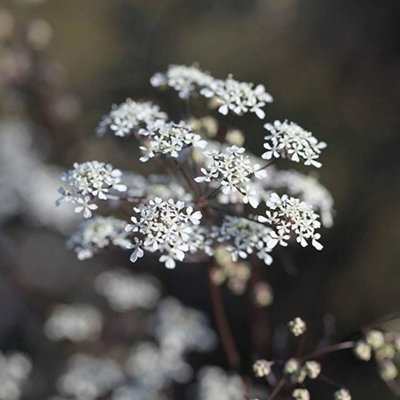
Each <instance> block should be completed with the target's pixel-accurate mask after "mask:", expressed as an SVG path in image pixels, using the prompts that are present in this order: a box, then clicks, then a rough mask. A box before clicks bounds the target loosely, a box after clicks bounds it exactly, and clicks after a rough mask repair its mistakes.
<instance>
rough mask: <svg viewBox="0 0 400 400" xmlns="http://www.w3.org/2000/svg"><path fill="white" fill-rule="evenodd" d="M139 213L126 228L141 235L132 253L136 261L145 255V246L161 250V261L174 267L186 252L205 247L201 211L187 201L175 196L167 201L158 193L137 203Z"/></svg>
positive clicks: (136, 208)
mask: <svg viewBox="0 0 400 400" xmlns="http://www.w3.org/2000/svg"><path fill="white" fill-rule="evenodd" d="M134 211H135V212H136V213H138V217H132V218H131V220H132V224H130V225H128V226H127V228H126V229H127V231H130V232H133V233H136V234H137V235H139V236H140V239H138V238H136V239H137V242H136V244H135V250H134V252H133V253H132V255H131V261H132V262H135V261H136V260H137V258H138V257H141V256H143V250H146V251H150V252H156V251H159V252H160V253H161V257H160V262H163V263H165V266H166V267H167V268H174V267H175V260H179V261H182V260H183V259H184V257H185V253H194V252H196V251H199V250H202V247H203V246H205V244H206V241H207V239H206V237H205V236H203V234H202V228H197V227H198V225H199V224H200V220H201V217H202V214H201V212H200V211H194V210H193V207H192V206H186V204H185V202H183V201H177V202H175V201H174V200H172V199H169V200H168V201H164V200H162V199H161V198H159V197H156V198H155V199H154V200H150V201H149V202H146V203H144V204H142V205H141V206H140V207H135V208H134Z"/></svg>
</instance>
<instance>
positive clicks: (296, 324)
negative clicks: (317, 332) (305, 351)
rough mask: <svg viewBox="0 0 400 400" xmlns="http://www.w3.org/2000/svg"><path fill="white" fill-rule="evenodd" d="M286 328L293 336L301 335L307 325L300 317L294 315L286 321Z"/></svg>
mask: <svg viewBox="0 0 400 400" xmlns="http://www.w3.org/2000/svg"><path fill="white" fill-rule="evenodd" d="M288 328H289V331H290V333H292V334H293V335H294V336H301V335H302V334H303V333H305V331H306V330H307V325H306V323H305V322H304V321H303V320H302V319H301V318H299V317H296V318H295V319H293V320H292V321H290V322H289V323H288Z"/></svg>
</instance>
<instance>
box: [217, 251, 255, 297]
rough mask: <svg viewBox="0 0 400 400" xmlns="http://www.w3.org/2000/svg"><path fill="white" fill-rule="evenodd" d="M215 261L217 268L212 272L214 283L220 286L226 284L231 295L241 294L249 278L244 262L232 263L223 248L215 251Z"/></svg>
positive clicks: (228, 254)
mask: <svg viewBox="0 0 400 400" xmlns="http://www.w3.org/2000/svg"><path fill="white" fill-rule="evenodd" d="M215 260H216V261H217V263H218V266H216V267H214V268H213V271H212V278H213V281H214V283H215V284H217V285H221V284H223V283H224V282H226V283H227V285H228V288H229V289H230V290H231V291H232V292H233V293H235V294H242V293H243V292H244V291H245V290H246V286H247V282H248V280H249V279H250V277H251V270H250V267H249V265H248V264H247V263H245V262H234V261H232V257H231V255H230V253H229V252H228V250H227V249H226V248H225V247H223V246H220V247H218V248H217V249H216V251H215Z"/></svg>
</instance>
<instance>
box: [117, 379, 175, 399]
mask: <svg viewBox="0 0 400 400" xmlns="http://www.w3.org/2000/svg"><path fill="white" fill-rule="evenodd" d="M160 392H161V391H159V390H157V389H156V388H154V389H153V388H151V387H149V386H146V385H143V384H140V383H136V382H135V383H132V384H129V385H128V384H127V385H124V386H121V387H119V388H117V389H116V390H115V391H114V392H113V394H112V396H111V400H167V397H166V396H165V395H164V394H162V393H160Z"/></svg>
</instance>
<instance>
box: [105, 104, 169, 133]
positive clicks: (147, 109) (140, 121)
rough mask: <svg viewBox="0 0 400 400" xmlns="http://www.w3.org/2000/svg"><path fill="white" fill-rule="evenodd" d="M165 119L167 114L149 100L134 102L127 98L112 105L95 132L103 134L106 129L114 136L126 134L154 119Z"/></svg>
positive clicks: (148, 123)
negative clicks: (120, 102) (118, 103)
mask: <svg viewBox="0 0 400 400" xmlns="http://www.w3.org/2000/svg"><path fill="white" fill-rule="evenodd" d="M160 120H161V121H166V120H167V114H166V113H164V112H162V111H161V110H160V108H159V107H158V106H156V105H154V104H152V103H151V102H149V101H147V102H136V101H133V100H132V99H127V100H126V101H125V102H124V103H122V104H120V105H119V106H117V105H114V106H113V108H112V110H111V112H110V114H109V115H106V116H104V117H103V120H102V121H101V122H100V124H99V126H98V127H97V134H98V135H99V136H103V135H104V134H105V133H106V132H107V131H108V130H110V131H111V132H113V133H114V135H115V136H122V137H123V136H128V135H130V134H132V133H133V132H136V133H137V132H138V131H139V129H141V128H145V129H146V128H147V127H148V126H151V125H153V124H154V123H155V122H156V121H160Z"/></svg>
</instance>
